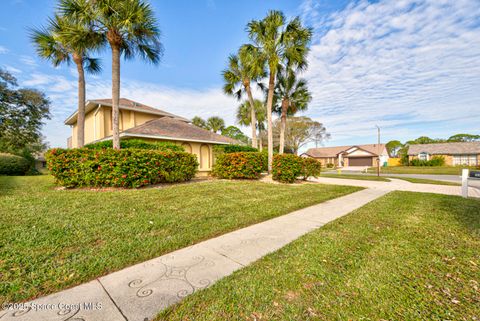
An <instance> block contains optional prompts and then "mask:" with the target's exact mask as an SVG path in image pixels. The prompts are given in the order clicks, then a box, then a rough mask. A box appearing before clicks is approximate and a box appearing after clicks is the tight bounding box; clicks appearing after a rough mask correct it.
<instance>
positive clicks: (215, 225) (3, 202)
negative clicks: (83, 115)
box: [0, 175, 359, 302]
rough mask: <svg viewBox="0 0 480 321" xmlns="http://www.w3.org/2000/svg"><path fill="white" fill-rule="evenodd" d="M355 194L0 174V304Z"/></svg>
mask: <svg viewBox="0 0 480 321" xmlns="http://www.w3.org/2000/svg"><path fill="white" fill-rule="evenodd" d="M357 190H359V189H358V188H353V187H342V186H327V185H318V184H302V185H299V186H289V185H277V184H266V183H260V182H228V181H214V182H204V183H195V184H184V185H177V186H171V187H166V188H162V189H141V190H117V191H102V192H98V191H89V190H55V189H54V186H53V180H52V177H51V176H46V175H45V176H33V177H0V302H18V301H21V300H26V299H31V298H33V297H36V296H39V295H44V294H48V293H51V292H55V291H58V290H61V289H64V288H66V287H70V286H73V285H76V284H79V283H82V282H85V281H88V280H91V279H93V278H95V277H98V276H101V275H104V274H107V273H109V272H112V271H115V270H118V269H121V268H123V267H126V266H129V265H131V264H134V263H138V262H142V261H145V260H148V259H151V258H153V257H157V256H159V255H162V254H165V253H167V252H170V251H173V250H176V249H179V248H183V247H186V246H188V245H191V244H193V243H196V242H199V241H201V240H204V239H208V238H211V237H214V236H217V235H220V234H223V233H226V232H229V231H232V230H235V229H238V228H241V227H244V226H248V225H251V224H254V223H256V222H260V221H264V220H267V219H270V218H273V217H275V216H279V215H282V214H286V213H288V212H290V211H293V210H297V209H299V208H302V207H307V206H310V205H313V204H316V203H320V202H323V201H326V200H329V199H332V198H336V197H339V196H342V195H345V194H348V193H351V192H354V191H357Z"/></svg>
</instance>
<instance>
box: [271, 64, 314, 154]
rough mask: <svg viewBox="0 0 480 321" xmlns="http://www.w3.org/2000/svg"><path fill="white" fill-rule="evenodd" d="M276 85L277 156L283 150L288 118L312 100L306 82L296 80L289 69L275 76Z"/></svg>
mask: <svg viewBox="0 0 480 321" xmlns="http://www.w3.org/2000/svg"><path fill="white" fill-rule="evenodd" d="M277 77H278V79H277V84H276V86H275V92H274V102H275V112H276V113H277V114H279V115H280V120H281V124H280V142H279V144H280V145H279V151H278V152H279V154H283V151H284V149H285V128H286V124H287V114H288V116H294V115H295V114H296V113H297V112H298V111H304V110H306V109H307V107H308V103H309V102H310V101H311V100H312V95H311V94H310V92H309V91H308V87H307V81H306V80H305V79H298V78H297V75H296V73H295V71H294V70H293V69H291V68H280V69H279V72H278V74H277Z"/></svg>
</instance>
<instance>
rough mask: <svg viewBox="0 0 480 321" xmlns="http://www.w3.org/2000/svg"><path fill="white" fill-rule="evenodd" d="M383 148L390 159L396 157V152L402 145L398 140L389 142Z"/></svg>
mask: <svg viewBox="0 0 480 321" xmlns="http://www.w3.org/2000/svg"><path fill="white" fill-rule="evenodd" d="M385 147H386V148H387V151H388V155H390V157H398V152H399V151H400V149H401V148H402V147H403V144H402V143H401V142H400V141H398V140H391V141H389V142H388V143H387V144H386V145H385Z"/></svg>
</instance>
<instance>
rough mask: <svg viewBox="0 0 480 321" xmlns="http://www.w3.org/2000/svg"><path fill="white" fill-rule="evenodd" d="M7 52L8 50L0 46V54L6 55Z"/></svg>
mask: <svg viewBox="0 0 480 321" xmlns="http://www.w3.org/2000/svg"><path fill="white" fill-rule="evenodd" d="M7 52H8V49H7V48H5V47H4V46H0V54H6V53H7Z"/></svg>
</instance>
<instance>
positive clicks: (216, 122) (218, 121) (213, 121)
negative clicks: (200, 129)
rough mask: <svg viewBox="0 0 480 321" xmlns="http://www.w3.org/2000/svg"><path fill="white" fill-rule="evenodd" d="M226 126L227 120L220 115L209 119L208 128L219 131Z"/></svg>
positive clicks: (215, 131)
mask: <svg viewBox="0 0 480 321" xmlns="http://www.w3.org/2000/svg"><path fill="white" fill-rule="evenodd" d="M224 128H225V121H224V120H223V119H222V118H220V117H216V116H213V117H210V118H208V119H207V129H208V130H211V131H212V132H214V133H217V132H219V131H221V130H223V129H224Z"/></svg>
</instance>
